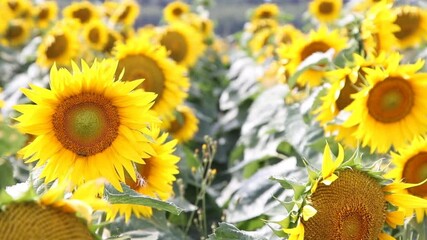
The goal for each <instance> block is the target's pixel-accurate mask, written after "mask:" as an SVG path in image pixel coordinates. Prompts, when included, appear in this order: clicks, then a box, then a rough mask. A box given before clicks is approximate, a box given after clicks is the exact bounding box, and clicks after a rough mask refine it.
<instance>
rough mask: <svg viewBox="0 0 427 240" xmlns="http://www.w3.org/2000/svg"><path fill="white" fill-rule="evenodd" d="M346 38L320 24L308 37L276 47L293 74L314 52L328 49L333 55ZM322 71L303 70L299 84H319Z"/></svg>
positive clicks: (344, 43)
mask: <svg viewBox="0 0 427 240" xmlns="http://www.w3.org/2000/svg"><path fill="white" fill-rule="evenodd" d="M346 44H347V38H346V37H343V36H341V35H340V34H339V32H338V31H337V30H334V31H328V29H327V28H326V27H325V26H321V27H320V28H319V29H318V30H317V31H311V32H310V34H309V36H308V38H307V37H302V38H301V39H298V40H296V41H295V42H293V43H292V44H287V45H283V46H282V47H280V48H279V49H278V55H279V57H280V58H281V59H283V60H288V61H289V63H288V64H287V65H286V67H287V70H288V71H289V73H290V74H294V73H295V72H296V71H297V69H298V67H299V65H300V64H301V63H302V62H303V61H304V60H306V59H307V58H308V57H309V56H311V55H312V54H314V53H316V52H321V53H325V52H327V51H328V50H330V49H333V50H334V55H336V54H337V53H338V52H339V51H341V50H342V49H344V48H345V47H346ZM323 75H324V71H323V70H322V69H316V68H315V67H312V68H310V69H307V70H306V71H304V72H303V73H302V74H301V75H300V76H299V77H298V79H297V83H298V85H300V86H306V85H308V86H310V87H314V86H318V85H319V84H321V80H322V77H323Z"/></svg>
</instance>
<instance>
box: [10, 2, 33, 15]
mask: <svg viewBox="0 0 427 240" xmlns="http://www.w3.org/2000/svg"><path fill="white" fill-rule="evenodd" d="M4 2H5V3H6V5H7V7H8V9H9V10H10V12H11V13H12V14H13V16H14V17H15V18H29V17H31V8H32V7H33V6H32V3H31V1H29V0H4Z"/></svg>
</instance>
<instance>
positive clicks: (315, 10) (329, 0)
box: [309, 0, 342, 23]
mask: <svg viewBox="0 0 427 240" xmlns="http://www.w3.org/2000/svg"><path fill="white" fill-rule="evenodd" d="M341 9H342V0H313V1H311V2H310V5H309V10H310V13H311V14H312V15H313V16H314V17H315V18H316V19H317V20H319V21H320V22H325V23H327V22H333V21H335V20H337V19H338V18H339V16H340V13H341Z"/></svg>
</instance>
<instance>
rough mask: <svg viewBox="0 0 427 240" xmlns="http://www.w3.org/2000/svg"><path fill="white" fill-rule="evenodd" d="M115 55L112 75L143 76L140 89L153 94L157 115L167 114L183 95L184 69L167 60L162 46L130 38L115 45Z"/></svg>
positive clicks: (126, 78)
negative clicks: (114, 73) (115, 64)
mask: <svg viewBox="0 0 427 240" xmlns="http://www.w3.org/2000/svg"><path fill="white" fill-rule="evenodd" d="M115 58H116V59H117V60H118V61H119V66H118V69H117V72H116V76H118V75H120V73H121V72H122V70H124V74H123V81H134V80H137V79H145V80H144V82H143V83H142V84H141V85H140V88H142V89H144V91H147V92H154V93H156V94H157V98H156V101H155V103H154V106H153V110H155V111H156V112H157V113H158V114H159V115H160V116H161V117H166V116H169V115H171V114H172V113H173V110H174V109H175V107H176V106H178V105H179V104H181V103H182V102H183V101H184V99H185V98H186V97H187V92H186V91H187V90H188V88H189V86H190V82H189V79H188V78H187V77H186V70H185V68H183V67H181V66H179V65H177V64H176V63H175V62H173V61H172V60H170V59H168V56H167V51H166V48H164V47H162V46H160V45H155V44H152V43H151V42H150V41H148V40H147V39H144V38H133V39H129V40H128V41H126V42H125V43H123V44H118V45H117V48H116V53H115Z"/></svg>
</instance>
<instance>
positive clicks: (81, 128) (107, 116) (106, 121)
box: [52, 93, 120, 156]
mask: <svg viewBox="0 0 427 240" xmlns="http://www.w3.org/2000/svg"><path fill="white" fill-rule="evenodd" d="M52 123H53V127H54V131H55V136H56V137H57V139H58V140H59V142H60V143H61V144H62V145H63V146H64V147H65V148H67V149H68V150H70V151H72V152H74V153H76V154H78V155H80V156H91V155H95V154H97V153H99V152H102V151H104V149H106V148H108V147H109V146H111V144H112V143H113V141H114V140H115V139H116V137H117V135H118V129H119V125H120V117H119V114H118V111H117V109H116V107H114V106H113V105H112V104H111V102H110V101H109V100H107V99H105V98H104V97H103V96H101V95H97V94H91V93H86V94H80V95H76V96H73V97H70V98H68V99H65V100H64V101H63V102H62V103H60V104H59V105H58V107H57V108H56V111H55V114H54V115H53V116H52Z"/></svg>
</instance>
